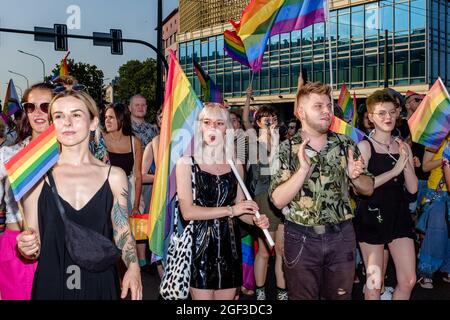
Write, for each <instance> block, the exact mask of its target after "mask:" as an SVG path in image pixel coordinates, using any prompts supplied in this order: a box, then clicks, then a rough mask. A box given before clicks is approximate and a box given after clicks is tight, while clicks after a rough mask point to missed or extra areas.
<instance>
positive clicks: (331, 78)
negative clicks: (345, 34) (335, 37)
mask: <svg viewBox="0 0 450 320" xmlns="http://www.w3.org/2000/svg"><path fill="white" fill-rule="evenodd" d="M329 2H330V0H324V4H325V7H326V9H325V14H326V17H325V24H326V28H327V37H328V55H329V60H328V61H329V66H330V87H331V92H330V98H331V105H332V108H333V110H334V100H333V83H334V81H333V80H334V79H333V56H332V53H331V28H330V6H329ZM333 113H334V112H333Z"/></svg>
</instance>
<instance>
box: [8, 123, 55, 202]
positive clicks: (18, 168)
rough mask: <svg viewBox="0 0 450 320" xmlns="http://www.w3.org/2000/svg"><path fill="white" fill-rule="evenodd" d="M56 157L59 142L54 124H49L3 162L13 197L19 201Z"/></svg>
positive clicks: (53, 162)
mask: <svg viewBox="0 0 450 320" xmlns="http://www.w3.org/2000/svg"><path fill="white" fill-rule="evenodd" d="M58 158H59V144H58V142H57V140H56V131H55V126H54V125H51V126H50V127H49V128H48V129H46V130H45V131H44V132H42V133H41V134H40V135H39V136H38V137H37V138H35V139H33V140H32V141H31V142H30V143H29V144H28V145H27V146H26V147H25V148H23V149H22V150H20V151H19V152H18V153H17V154H16V155H14V157H12V158H11V159H10V160H9V161H8V162H7V163H5V168H6V172H7V174H8V178H9V182H10V184H11V188H12V191H13V194H14V199H15V200H16V201H19V200H20V199H21V198H22V197H23V195H24V194H26V193H27V192H28V191H29V190H30V189H31V188H32V187H33V186H34V185H35V184H36V183H37V182H38V181H39V179H41V178H42V176H43V175H44V174H45V173H46V172H47V171H48V170H50V168H51V167H53V166H54V165H55V163H56V162H57V161H58Z"/></svg>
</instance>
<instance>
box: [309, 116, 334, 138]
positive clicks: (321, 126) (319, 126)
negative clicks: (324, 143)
mask: <svg viewBox="0 0 450 320" xmlns="http://www.w3.org/2000/svg"><path fill="white" fill-rule="evenodd" d="M305 122H306V124H307V125H308V126H309V127H310V128H311V129H314V130H315V131H317V132H319V133H322V134H323V133H327V132H328V130H329V128H330V125H331V122H330V121H328V122H323V121H321V122H320V123H314V122H313V121H311V120H310V119H309V117H308V115H307V114H305Z"/></svg>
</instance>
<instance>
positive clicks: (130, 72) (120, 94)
mask: <svg viewBox="0 0 450 320" xmlns="http://www.w3.org/2000/svg"><path fill="white" fill-rule="evenodd" d="M114 91H115V93H114V96H115V97H116V101H117V102H122V103H125V104H128V102H129V99H130V98H131V97H132V96H134V95H135V94H141V95H143V96H144V97H145V99H146V100H147V105H148V109H147V117H148V118H149V120H151V121H153V120H154V119H155V115H156V111H157V110H158V108H159V106H156V105H155V101H156V60H155V59H153V58H150V59H147V60H145V61H143V62H141V61H139V60H130V61H128V62H127V63H125V64H124V65H122V66H121V67H120V68H119V80H118V81H117V82H116V83H115V85H114Z"/></svg>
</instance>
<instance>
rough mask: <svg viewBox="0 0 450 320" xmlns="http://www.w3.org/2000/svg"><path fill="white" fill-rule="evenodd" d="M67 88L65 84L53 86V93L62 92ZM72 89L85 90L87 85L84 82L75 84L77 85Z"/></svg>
mask: <svg viewBox="0 0 450 320" xmlns="http://www.w3.org/2000/svg"><path fill="white" fill-rule="evenodd" d="M66 90H67V89H66V87H65V86H62V85H59V86H56V87H55V88H53V93H61V92H64V91H66ZM71 90H73V91H85V90H86V86H85V85H84V84H75V85H73V86H72V89H71Z"/></svg>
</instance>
